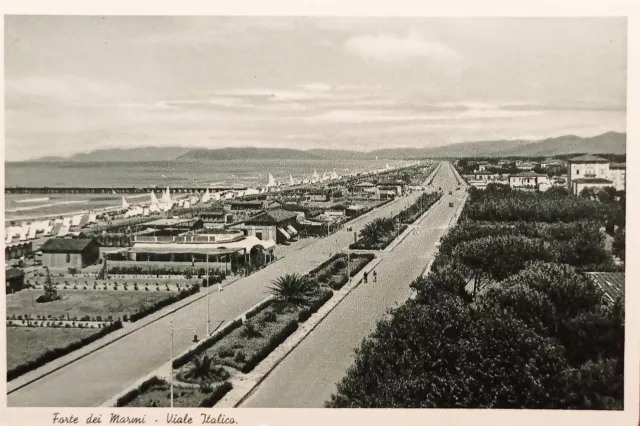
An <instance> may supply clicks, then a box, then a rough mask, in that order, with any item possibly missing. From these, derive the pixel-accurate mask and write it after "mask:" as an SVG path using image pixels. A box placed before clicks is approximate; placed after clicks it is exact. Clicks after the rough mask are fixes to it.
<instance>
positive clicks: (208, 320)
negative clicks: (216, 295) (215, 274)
mask: <svg viewBox="0 0 640 426" xmlns="http://www.w3.org/2000/svg"><path fill="white" fill-rule="evenodd" d="M207 292H208V293H207V336H208V335H209V322H211V320H210V319H209V316H210V313H209V296H210V295H211V291H209V253H207Z"/></svg>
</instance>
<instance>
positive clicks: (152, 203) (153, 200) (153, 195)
mask: <svg viewBox="0 0 640 426" xmlns="http://www.w3.org/2000/svg"><path fill="white" fill-rule="evenodd" d="M150 195H151V203H150V204H151V205H154V204H155V205H157V204H158V197H156V193H155V192H153V191H151V194H150Z"/></svg>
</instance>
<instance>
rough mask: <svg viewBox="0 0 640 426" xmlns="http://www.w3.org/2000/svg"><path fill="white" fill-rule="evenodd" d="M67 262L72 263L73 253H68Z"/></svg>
mask: <svg viewBox="0 0 640 426" xmlns="http://www.w3.org/2000/svg"><path fill="white" fill-rule="evenodd" d="M67 263H71V254H70V253H67Z"/></svg>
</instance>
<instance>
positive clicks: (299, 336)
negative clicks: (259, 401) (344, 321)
mask: <svg viewBox="0 0 640 426" xmlns="http://www.w3.org/2000/svg"><path fill="white" fill-rule="evenodd" d="M381 261H382V259H380V258H375V259H373V260H372V261H371V262H369V263H368V264H367V265H366V266H365V267H364V268H363V269H362V270H360V272H358V274H357V275H355V276H354V277H353V279H352V281H351V283H349V284H347V285H345V286H344V287H342V288H341V289H340V290H337V291H335V292H334V295H333V297H332V298H331V299H329V300H328V301H327V303H325V304H324V305H323V306H322V307H321V308H320V309H318V311H317V312H316V313H314V314H313V315H312V316H311V317H310V318H309V319H308V320H306V321H305V322H304V323H302V324H300V325H299V327H298V329H297V330H296V331H295V332H294V333H292V334H291V335H290V336H289V337H288V338H287V339H286V340H285V341H284V342H283V343H282V344H280V345H279V346H278V347H277V348H276V349H275V350H274V351H273V352H271V353H270V354H269V355H268V356H267V357H266V358H265V359H264V360H263V361H262V362H260V364H258V365H257V366H256V368H255V369H254V370H253V371H251V372H250V373H247V374H238V375H237V376H235V377H233V378H232V379H231V383H232V385H233V389H232V390H231V391H230V392H229V393H227V394H226V395H225V396H224V397H223V398H222V399H221V400H220V401H219V402H218V403H217V404H216V405H215V407H217V408H232V407H237V406H238V405H240V404H241V403H242V402H243V401H244V400H246V398H247V397H249V396H250V395H251V393H252V392H253V391H254V390H255V389H256V388H257V387H258V386H259V385H260V383H262V382H263V381H264V379H266V378H267V377H268V375H269V374H270V373H271V372H272V371H273V370H274V369H275V368H276V367H277V366H278V364H280V362H282V360H283V359H284V358H286V357H287V355H289V354H290V353H291V352H292V351H293V350H294V349H295V348H296V347H297V346H298V345H299V344H300V343H301V342H302V341H303V340H304V339H305V338H306V337H307V336H308V335H309V334H310V333H311V332H312V331H313V330H314V329H315V328H316V327H317V326H318V325H319V324H320V323H321V322H322V320H324V318H326V317H327V316H328V315H329V313H331V311H333V309H334V308H335V307H336V306H337V305H338V304H339V303H340V302H341V301H342V300H343V299H344V298H345V297H346V296H347V295H348V294H349V293H350V292H351V291H353V290H354V289H355V288H356V287H357V286H358V285H360V284H361V282H362V281H363V277H364V273H365V272H367V273H370V272H371V271H372V270H373V269H374V268H375V267H376V266H378V264H379V263H380V262H381Z"/></svg>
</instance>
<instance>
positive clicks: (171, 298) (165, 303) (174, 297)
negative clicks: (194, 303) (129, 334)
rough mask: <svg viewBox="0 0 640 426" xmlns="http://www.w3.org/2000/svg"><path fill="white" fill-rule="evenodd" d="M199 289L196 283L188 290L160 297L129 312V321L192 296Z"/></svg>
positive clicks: (136, 319)
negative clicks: (148, 304) (137, 309)
mask: <svg viewBox="0 0 640 426" xmlns="http://www.w3.org/2000/svg"><path fill="white" fill-rule="evenodd" d="M199 291H200V286H199V285H198V284H196V285H194V286H193V287H191V288H190V289H189V290H181V291H180V293H178V294H176V295H172V296H169V297H167V298H166V299H162V300H158V301H157V302H156V303H154V304H153V305H151V306H149V307H147V308H145V309H141V310H139V311H138V312H135V313H133V314H131V316H130V317H129V320H130V321H131V322H135V321H138V320H139V319H141V318H144V317H146V316H147V315H151V314H152V313H154V312H155V311H157V310H159V309H162V308H164V307H165V306H169V305H171V304H173V303H176V302H178V301H180V300H182V299H185V298H187V297H189V296H192V295H194V294H196V293H197V292H199Z"/></svg>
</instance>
